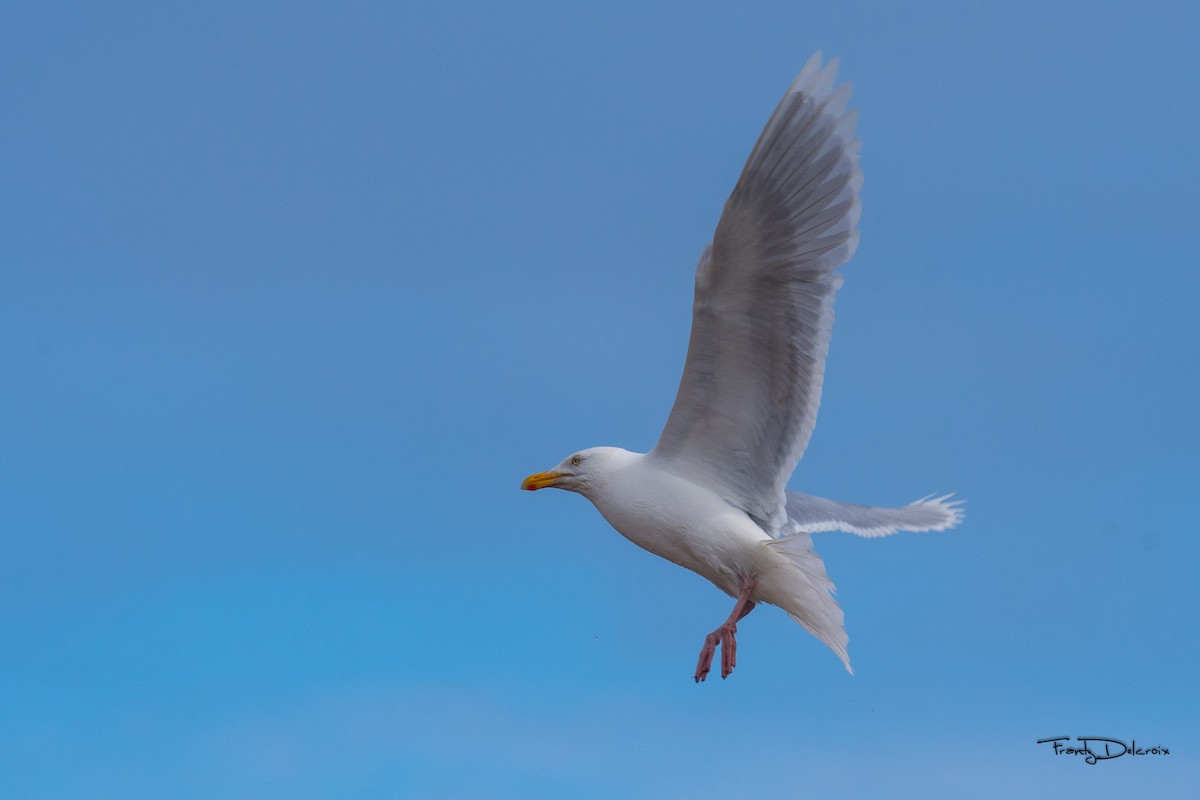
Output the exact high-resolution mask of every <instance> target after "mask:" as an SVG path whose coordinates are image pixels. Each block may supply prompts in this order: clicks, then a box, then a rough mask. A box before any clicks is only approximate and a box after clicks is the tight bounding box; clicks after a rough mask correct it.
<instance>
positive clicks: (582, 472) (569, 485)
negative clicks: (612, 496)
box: [521, 447, 634, 497]
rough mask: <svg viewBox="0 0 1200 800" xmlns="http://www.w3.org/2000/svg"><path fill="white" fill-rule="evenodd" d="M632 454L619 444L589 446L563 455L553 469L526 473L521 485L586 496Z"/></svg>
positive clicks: (534, 488) (528, 489)
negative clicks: (526, 475) (526, 476)
mask: <svg viewBox="0 0 1200 800" xmlns="http://www.w3.org/2000/svg"><path fill="white" fill-rule="evenodd" d="M633 455H634V454H633V453H630V452H628V451H627V450H622V449H621V448H619V447H592V448H589V449H587V450H580V451H579V452H577V453H574V454H572V455H570V456H567V457H566V458H564V459H563V460H562V461H561V462H560V463H559V464H558V466H556V467H554V468H553V469H548V470H546V471H545V472H535V473H534V474H532V475H530V476H529V477H528V478H526V479H525V480H523V481H521V488H522V489H525V490H527V491H530V492H533V491H537V490H538V489H566V490H567V491H568V492H579V493H580V494H582V495H584V496H585V497H586V496H588V495H589V493H590V492H592V491H594V490H596V489H599V488H600V487H601V486H603V485H604V484H605V483H606V482H607V480H608V478H609V476H611V475H612V473H613V470H614V469H617V468H618V467H620V466H621V465H622V464H624V463H625V462H626V461H627V460H628V459H627V458H625V456H633Z"/></svg>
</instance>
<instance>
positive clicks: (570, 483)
mask: <svg viewBox="0 0 1200 800" xmlns="http://www.w3.org/2000/svg"><path fill="white" fill-rule="evenodd" d="M836 73H837V59H833V60H832V61H830V62H829V63H828V64H826V65H825V66H823V67H822V55H821V53H819V52H818V53H816V54H815V55H814V56H813V57H812V58H811V59H809V61H808V62H807V63H806V64H805V66H804V68H803V69H802V70H801V71H800V74H799V75H797V76H796V79H795V80H794V81H793V82H792V85H791V86H790V87H789V88H788V90H787V93H786V94H785V95H784V96H783V99H782V100H781V101H780V103H779V106H778V107H777V108H776V109H775V112H774V113H773V114H772V115H771V117H770V119H769V120H768V122H767V125H766V127H765V128H764V129H763V132H762V135H761V136H759V138H758V142H757V143H756V144H755V146H754V149H753V151H752V152H751V153H750V157H749V159H747V161H746V166H745V167H744V168H743V170H742V174H741V177H739V178H738V182H737V185H736V186H735V187H734V189H733V194H732V195H730V197H729V199H728V200H727V201H726V203H725V208H724V210H723V212H722V214H721V219H720V221H719V222H718V223H717V230H716V233H715V234H714V235H713V239H712V242H711V243H710V244H709V245H708V246H707V247H705V248H704V251H703V253H702V254H701V256H700V262H699V264H698V265H697V267H696V286H695V300H694V303H693V307H692V333H691V339H690V341H689V343H688V351H687V359H686V361H685V363H684V368H683V378H682V379H681V380H680V383H679V392H678V394H677V395H676V398H675V405H674V406H673V407H672V409H671V413H670V416H669V417H668V419H667V424H666V428H665V429H664V430H663V432H662V436H661V437H660V438H659V441H658V444H657V445H656V446H655V447H654V449H653V450H651V451H650V452H648V453H634V452H630V451H628V450H623V449H621V448H616V447H593V448H590V449H587V450H580V451H578V452H576V453H574V454H572V455H570V456H568V457H567V458H566V459H564V460H563V461H562V462H561V463H560V464H559V465H558V466H556V467H554V468H553V469H551V470H548V471H546V472H539V473H535V474H533V475H530V476H529V477H527V478H525V480H524V481H523V482H522V483H521V488H522V489H528V490H531V491H533V490H537V489H544V488H549V487H553V488H556V489H565V490H567V491H572V492H578V493H579V494H581V495H583V496H584V497H586V498H587V499H588V500H591V501H592V503H593V504H594V505H595V506H596V508H597V509H598V510H599V511H600V514H601V515H602V516H603V517H604V518H605V519H606V520H607V521H608V522H609V524H611V525H612V527H613V528H615V529H616V530H617V531H618V532H619V533H621V534H622V535H623V536H625V537H626V538H627V539H629V540H630V541H632V542H633V543H634V544H636V545H638V546H639V547H642V548H643V549H645V550H648V551H650V552H651V553H654V554H655V555H658V556H661V557H662V558H665V559H667V560H668V561H672V562H674V563H676V564H678V565H679V566H681V567H686V568H687V569H690V570H692V571H693V572H696V573H697V574H699V575H701V576H703V577H705V578H707V579H708V580H709V581H711V582H712V583H713V584H714V585H716V586H717V588H719V589H721V590H722V591H723V592H725V593H726V594H728V595H729V596H730V597H733V598H735V603H734V606H733V611H732V612H730V614H729V618H728V619H726V620H725V622H724V623H722V624H721V625H720V626H719V627H718V628H717V629H716V630H714V631H713V632H712V633H710V634H708V636H707V637H706V638H705V640H704V646H703V647H702V648H701V651H700V658H699V660H698V662H697V664H696V672H695V675H694V676H693V677H694V678H695V680H696V682H697V683H699V682H700V681H703V680H704V679H705V678H706V677H707V676H708V673H709V670H710V668H711V666H712V661H713V657H714V655H715V653H716V650H717V647H718V646H719V647H720V648H721V677H722V678H727V677H729V675H730V674H731V673H732V672H733V669H734V667H735V666H736V664H737V639H736V637H735V635H736V633H737V623H738V622H739V621H741V619H742V618H743V617H745V616H746V615H747V614H749V613H750V612H751V611H752V610H753V609H754V607H755V606H756V605H758V604H759V603H766V604H768V605H774V606H778V607H779V608H782V609H783V610H784V611H786V612H787V613H788V614H789V615H790V616H791V617H792V619H794V620H795V621H796V622H798V623H800V625H802V626H804V628H805V629H807V630H808V631H809V632H810V633H812V634H813V635H814V636H816V637H817V638H818V639H820V640H821V641H822V642H824V643H825V644H826V645H828V647H829V648H830V649H831V650H833V652H834V653H835V654H837V656H838V657H839V658H840V659H841V661H842V664H843V665H844V666H845V668H846V670H847V671H848V672H850V673H851V674H853V669H851V667H850V656H849V654H848V653H847V651H846V643H847V642H848V641H849V637H848V636H847V635H846V628H845V624H844V617H843V614H842V609H841V608H840V607H839V606H838V604H837V602H836V601H835V600H834V599H833V592H834V585H833V583H832V581H830V579H829V577H828V575H826V573H825V564H824V562H823V561H822V560H821V557H820V556H819V555H817V553H816V552H815V551H814V550H813V544H812V538H811V536H810V534H812V533H817V532H821V531H834V530H836V531H844V532H848V533H853V534H857V535H859V536H866V537H879V536H887V535H889V534H892V533H896V532H897V531H940V530H945V529H947V528H951V527H953V526H955V525H957V524H958V523H959V522H961V521H962V519H963V508H962V501H952V500H951V499H950V498H951V497H952V495H944V496H942V497H937V498H934V497H932V496H930V497H926V498H924V499H922V500H918V501H916V502H913V503H910V504H908V505H906V506H903V507H901V508H876V507H871V506H862V505H855V504H851V503H840V502H837V501H835V500H826V499H823V498H820V497H814V496H812V495H807V494H801V493H799V492H791V491H788V490H787V488H786V485H787V482H788V479H789V478H790V477H791V474H792V472H793V470H794V469H795V468H796V464H797V463H798V462H799V461H800V457H801V456H802V455H803V453H804V450H805V448H806V447H807V445H808V440H809V437H810V436H811V435H812V431H813V426H814V425H815V423H816V418H817V406H818V405H819V404H820V399H821V382H822V380H823V378H824V372H825V356H826V353H827V352H828V349H829V339H830V335H831V331H832V327H833V299H834V295H835V294H836V293H837V290H838V288H839V287H840V286H841V285H842V278H841V276H840V275H835V274H834V271H835V270H837V269H838V268H839V267H841V266H842V265H843V264H845V263H846V261H848V260H849V259H850V256H851V255H853V253H854V249H855V247H856V246H857V244H858V229H857V226H858V218H859V209H860V202H859V192H860V189H861V187H862V172H861V171H860V169H859V161H858V153H859V141H858V139H856V138H855V137H854V126H855V116H856V114H855V112H854V111H853V110H850V111H848V110H847V106H848V105H849V101H850V84H848V83H843V84H841V85H838V86H836V87H835V77H836Z"/></svg>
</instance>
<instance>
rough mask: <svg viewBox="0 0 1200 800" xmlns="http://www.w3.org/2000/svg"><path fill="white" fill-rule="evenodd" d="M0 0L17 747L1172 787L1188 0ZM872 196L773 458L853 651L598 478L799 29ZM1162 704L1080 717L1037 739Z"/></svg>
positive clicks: (1192, 384)
mask: <svg viewBox="0 0 1200 800" xmlns="http://www.w3.org/2000/svg"><path fill="white" fill-rule="evenodd" d="M103 5H104V8H100V7H99V5H98V4H70V3H45V4H32V3H29V4H20V3H10V4H7V5H6V6H5V7H4V9H3V10H2V11H0V99H2V100H3V107H4V109H5V113H4V120H3V123H2V124H0V141H3V145H4V146H3V147H2V148H0V162H2V167H0V175H2V176H3V178H2V180H0V542H2V544H3V553H4V556H3V558H0V638H2V640H3V642H4V647H3V649H2V650H0V762H2V763H3V764H4V765H5V766H4V767H3V769H2V770H0V794H3V795H4V796H5V797H12V798H65V797H72V798H74V797H104V798H142V797H146V798H151V797H152V798H161V797H175V798H191V797H195V798H210V797H225V798H239V797H246V798H263V797H281V798H282V797H287V798H305V797H330V796H337V797H362V798H401V797H431V798H506V797H514V798H515V797H521V798H526V797H531V796H542V797H556V796H557V797H577V798H590V797H595V798H609V797H648V798H657V797H662V798H667V797H680V796H691V797H716V796H730V793H731V792H745V793H748V795H749V796H764V797H765V796H773V797H774V796H778V797H808V796H837V797H848V798H856V797H864V798H866V797H870V798H874V797H880V796H891V797H921V798H928V797H963V796H973V797H1005V798H1007V797H1012V796H1016V794H1021V795H1023V796H1050V795H1054V796H1084V795H1086V796H1091V797H1101V796H1118V795H1121V796H1129V795H1138V796H1145V797H1172V796H1176V797H1178V796H1183V792H1184V788H1183V787H1186V786H1189V785H1190V786H1193V787H1194V786H1195V785H1197V782H1198V781H1200V759H1198V758H1197V755H1196V753H1197V750H1198V748H1200V736H1197V728H1196V724H1195V720H1196V719H1198V718H1200V702H1198V697H1200V693H1197V692H1196V689H1195V678H1194V674H1195V670H1196V668H1197V666H1198V664H1200V658H1198V656H1200V646H1198V644H1197V640H1196V634H1195V632H1196V630H1197V629H1200V625H1198V623H1200V619H1198V616H1200V615H1198V613H1197V609H1198V608H1200V591H1198V590H1197V581H1196V564H1197V562H1198V559H1200V544H1198V541H1197V533H1198V530H1197V511H1196V499H1197V494H1196V487H1197V485H1198V480H1200V425H1198V423H1197V414H1196V411H1195V409H1196V407H1197V399H1198V397H1197V396H1198V394H1200V392H1198V391H1197V390H1198V389H1200V369H1198V366H1197V364H1198V363H1200V362H1198V361H1197V357H1196V346H1197V342H1198V340H1200V336H1198V334H1200V326H1198V325H1197V322H1196V309H1197V308H1198V307H1200V277H1198V269H1197V268H1198V267H1200V256H1198V254H1200V226H1197V224H1196V220H1197V215H1198V212H1200V199H1198V198H1200V193H1198V192H1197V188H1196V187H1197V179H1198V178H1200V150H1198V148H1197V146H1196V142H1198V141H1200V92H1198V91H1197V88H1196V83H1195V80H1196V76H1197V75H1198V74H1200V46H1198V45H1200V37H1198V33H1200V10H1198V9H1197V6H1196V5H1195V4H1194V3H1184V2H1179V3H1148V4H1136V7H1135V4H1133V3H1022V2H1016V3H1003V4H1001V3H993V4H978V3H972V4H968V3H958V2H953V3H951V2H946V3H925V4H914V5H905V6H901V5H900V4H890V3H743V4H738V5H737V6H736V7H735V6H734V5H732V4H717V3H657V4H652V5H650V6H647V5H646V4H637V3H607V4H603V5H600V4H593V5H589V6H586V7H571V6H570V5H568V4H557V3H545V4H541V3H522V4H514V5H502V4H478V5H470V4H446V3H407V4H391V3H339V4H318V3H297V4H288V5H283V4H279V5H273V4H264V3H219V2H218V3H207V4H163V3H110V4H103ZM818 49H823V50H824V51H825V52H826V53H827V54H829V55H838V56H840V57H841V59H842V75H843V77H844V78H846V79H848V80H850V81H852V82H853V83H854V84H855V101H854V102H855V105H856V106H857V107H858V108H859V109H860V118H859V119H860V124H859V130H860V133H861V135H862V138H863V170H864V174H865V179H866V182H865V188H864V194H863V201H864V208H863V218H862V223H861V231H862V244H861V246H860V248H859V251H858V254H857V255H856V257H855V258H854V260H853V261H852V262H851V263H850V264H849V265H848V266H847V267H846V268H845V269H844V271H843V272H844V275H845V277H846V284H845V287H844V289H843V290H842V292H841V293H840V295H839V298H838V305H837V311H838V322H837V325H836V326H835V330H834V338H833V344H832V348H831V353H830V360H829V363H828V369H827V380H826V389H825V396H824V403H823V406H822V410H821V416H820V419H819V422H818V425H817V430H816V433H815V435H814V437H813V440H812V444H811V446H810V448H809V451H808V453H807V455H806V457H805V459H804V461H803V462H802V463H801V465H800V468H799V469H798V470H797V473H796V476H795V477H794V479H793V481H792V483H791V485H792V486H793V487H795V488H797V489H802V490H804V491H808V492H811V493H814V494H819V495H825V496H830V497H834V498H838V499H842V500H847V501H854V502H864V503H872V504H900V503H904V502H907V501H909V500H912V499H915V498H917V497H920V496H923V495H925V494H927V493H929V492H932V491H957V492H958V493H959V495H960V496H962V497H965V498H967V500H968V501H969V506H968V509H969V510H968V517H967V521H966V523H965V524H964V525H963V526H962V527H961V528H959V529H958V530H955V531H953V532H949V533H941V534H929V535H924V536H922V535H907V536H897V537H892V538H890V539H887V540H878V541H864V540H858V539H853V538H849V537H843V536H840V535H836V534H824V535H821V536H820V537H819V538H818V542H817V543H818V548H819V550H820V551H821V553H822V554H823V555H824V557H825V560H826V564H827V566H828V569H829V572H830V574H831V575H832V577H833V578H834V580H835V581H836V582H837V583H838V585H839V590H840V591H839V600H840V601H841V603H842V605H843V607H844V608H845V610H846V617H847V627H848V629H849V632H850V637H851V640H850V652H851V656H852V658H853V659H854V664H855V668H856V670H857V673H858V674H857V675H856V676H855V677H853V678H852V677H849V676H848V675H846V674H845V673H844V672H843V671H842V669H841V667H840V666H839V664H838V662H837V659H836V658H835V657H834V656H833V655H832V654H831V653H830V652H828V651H827V650H825V649H824V648H823V646H822V645H820V643H819V642H817V641H816V640H815V639H814V638H813V637H811V636H809V635H808V634H806V633H805V632H804V631H803V630H801V629H800V628H799V627H797V626H796V625H795V624H794V623H792V622H791V621H790V620H788V619H787V617H786V616H785V615H784V614H782V613H781V612H779V611H778V610H776V609H770V608H767V609H763V610H761V611H757V612H756V613H755V614H753V615H752V616H751V617H749V618H747V620H746V621H745V622H744V623H743V624H742V625H741V626H740V635H739V642H740V644H741V648H740V653H739V655H740V656H741V657H740V659H739V665H738V670H737V673H736V674H735V675H734V676H733V677H732V678H731V679H730V680H728V681H724V682H722V681H719V680H718V681H712V680H710V681H709V682H708V683H706V684H703V685H700V686H697V685H695V684H693V682H692V681H691V679H690V674H691V670H692V668H693V667H694V663H695V657H696V652H697V650H698V649H699V646H700V644H701V642H702V639H703V636H704V634H705V633H706V632H707V631H709V630H711V629H712V628H713V627H715V626H716V625H717V624H718V623H719V622H720V621H721V620H722V619H724V617H725V615H726V614H727V613H728V610H729V606H730V601H729V599H728V598H726V597H725V596H724V595H723V594H721V593H720V592H719V591H717V590H716V589H715V588H713V587H712V586H711V585H709V584H708V583H707V582H705V581H704V580H702V579H701V578H698V577H697V576H695V575H692V574H691V573H688V572H686V571H684V570H681V569H679V568H678V567H675V566H674V565H671V564H668V563H666V562H664V561H660V560H658V559H655V558H653V557H652V556H649V555H648V554H645V553H643V552H641V551H639V550H637V549H636V548H635V547H633V546H632V545H630V544H629V543H628V542H626V541H625V540H623V539H622V538H621V537H620V536H619V535H617V534H616V533H615V532H613V531H612V530H611V529H610V528H609V527H608V526H607V525H606V524H605V523H604V521H603V520H602V519H601V518H600V517H599V515H598V514H597V513H596V512H595V510H594V509H593V508H592V507H591V506H590V505H589V504H588V503H587V502H586V501H584V500H582V499H581V498H579V497H577V496H574V495H569V494H566V493H555V492H540V493H538V494H536V495H531V494H528V493H522V492H519V491H518V490H517V485H518V483H519V481H520V479H521V478H522V477H523V476H524V475H526V474H528V473H530V472H533V471H536V470H540V469H544V468H547V467H549V466H551V465H553V464H554V463H556V462H557V461H558V460H559V459H561V458H562V457H563V456H565V455H568V454H569V453H570V452H571V451H572V450H574V449H577V448H580V447H586V446H591V445H599V444H613V445H620V446H624V447H628V448H630V449H634V450H646V449H649V448H650V447H652V446H653V444H654V442H655V440H656V438H657V434H658V432H659V430H660V429H661V426H662V423H663V421H664V420H665V418H666V414H667V411H668V409H669V406H670V403H671V401H672V399H673V398H674V392H675V387H676V384H677V381H678V377H679V372H680V369H681V367H682V362H683V355H684V350H685V347H686V342H687V335H688V324H689V317H690V302H691V298H690V293H691V281H692V269H693V266H694V264H695V259H696V258H697V256H698V255H699V253H700V250H701V247H702V246H703V244H704V243H705V242H706V241H707V240H708V238H709V237H710V236H711V233H712V228H713V226H714V224H715V222H716V219H717V215H718V213H719V211H720V208H721V205H722V203H723V202H724V199H725V197H726V195H727V194H728V192H729V190H730V189H731V188H732V186H733V182H734V180H735V179H736V177H737V173H738V171H739V169H740V166H741V163H742V161H743V159H744V158H745V157H746V155H747V154H748V152H749V149H750V146H751V145H752V144H753V142H754V139H755V137H756V136H757V134H758V131H759V129H760V128H761V126H762V124H763V123H764V122H765V121H766V118H767V116H768V114H769V113H770V111H771V109H772V108H773V106H774V104H775V102H776V101H777V100H778V98H779V96H780V95H781V93H782V92H783V90H784V88H786V86H787V85H788V83H789V81H790V79H791V77H792V76H793V75H794V73H795V72H796V71H797V70H798V69H799V67H800V66H801V65H802V64H803V62H804V61H805V60H806V59H807V57H808V56H809V55H810V54H811V53H812V52H813V51H815V50H818ZM1061 735H1070V736H1106V737H1112V738H1118V739H1126V740H1127V739H1130V738H1134V739H1136V740H1137V742H1138V743H1139V744H1140V745H1147V746H1149V745H1152V744H1162V745H1166V746H1168V747H1169V748H1171V751H1172V752H1171V755H1170V756H1165V757H1157V758H1155V757H1146V758H1136V759H1135V758H1122V759H1118V760H1115V761H1110V762H1107V763H1103V764H1098V765H1095V766H1086V765H1083V764H1079V763H1076V762H1074V761H1072V760H1071V759H1069V758H1066V757H1061V756H1060V757H1055V756H1053V755H1052V754H1051V753H1050V752H1049V751H1048V749H1047V748H1046V747H1045V746H1044V745H1042V746H1038V745H1036V744H1035V742H1036V740H1037V739H1039V738H1044V737H1050V736H1061Z"/></svg>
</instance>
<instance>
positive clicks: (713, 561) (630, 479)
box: [590, 458, 775, 596]
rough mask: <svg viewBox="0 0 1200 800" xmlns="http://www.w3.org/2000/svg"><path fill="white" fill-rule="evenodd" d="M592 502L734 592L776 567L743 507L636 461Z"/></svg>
mask: <svg viewBox="0 0 1200 800" xmlns="http://www.w3.org/2000/svg"><path fill="white" fill-rule="evenodd" d="M590 494H591V500H592V502H593V503H594V504H595V505H596V508H597V509H599V510H600V513H601V514H603V515H604V518H605V519H606V520H608V522H609V524H610V525H612V526H613V527H614V528H616V529H617V531H619V532H620V533H621V535H623V536H624V537H625V538H627V539H629V540H630V541H631V542H633V543H634V544H636V545H637V546H639V547H641V548H644V549H646V550H649V551H650V552H651V553H654V554H655V555H658V556H661V557H663V558H665V559H667V560H668V561H673V562H674V563H676V564H678V565H680V566H681V567H686V568H687V569H690V570H692V571H693V572H696V573H699V574H700V575H703V576H704V577H705V578H708V579H709V580H710V581H712V582H713V583H714V584H716V585H717V587H718V588H720V589H721V590H722V591H724V592H726V593H727V594H730V595H733V596H736V595H737V594H738V591H739V590H740V587H741V584H742V581H743V579H744V578H746V577H747V576H749V575H753V574H757V573H758V572H760V571H761V570H763V569H764V568H766V567H767V566H769V565H772V564H773V562H774V560H775V556H774V553H773V552H772V551H771V550H770V548H766V547H763V546H762V542H764V541H767V540H769V537H768V536H767V535H766V534H765V533H764V532H763V530H762V529H761V528H759V527H758V525H757V524H755V522H754V521H753V520H751V519H750V517H748V516H747V515H746V514H745V513H744V512H743V511H741V510H740V509H736V508H734V507H733V506H730V505H729V504H728V503H726V502H725V501H724V500H723V499H721V498H720V497H718V496H717V495H716V494H714V493H713V492H711V491H709V490H707V489H705V488H703V487H701V486H698V485H696V484H694V483H692V482H690V481H688V480H685V479H683V478H680V477H678V476H676V475H674V474H672V473H670V472H667V471H665V470H663V469H661V468H660V467H659V466H658V465H657V464H655V463H654V462H653V461H650V460H647V459H644V458H642V459H637V460H634V461H632V462H631V463H629V464H628V465H625V466H623V468H622V469H621V470H620V471H619V472H618V473H616V474H614V475H612V476H611V479H610V480H609V481H607V482H606V484H605V485H604V487H603V488H602V490H601V491H598V492H593V493H590Z"/></svg>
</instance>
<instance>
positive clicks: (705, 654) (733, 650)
mask: <svg viewBox="0 0 1200 800" xmlns="http://www.w3.org/2000/svg"><path fill="white" fill-rule="evenodd" d="M754 583H755V581H754V578H748V579H747V580H746V582H745V583H743V584H742V593H741V594H740V595H738V599H737V602H736V603H734V605H733V611H731V612H729V619H727V620H725V622H724V623H723V624H722V625H721V627H719V628H717V629H716V630H715V631H713V632H712V633H710V634H709V635H708V636H706V637H705V638H704V647H702V648H700V660H699V661H698V662H696V683H699V682H700V681H702V680H704V679H705V678H707V677H708V670H709V668H710V667H711V666H712V660H713V656H714V655H715V654H716V652H717V645H718V644H720V645H721V677H722V678H728V677H729V676H730V675H731V674H732V673H733V668H734V667H736V666H737V639H736V638H734V635H735V634H736V633H737V624H738V622H739V621H741V619H742V617H744V616H746V615H747V614H749V613H750V612H751V611H753V610H754V601H753V600H751V599H750V594H751V593H752V592H753V591H754Z"/></svg>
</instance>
